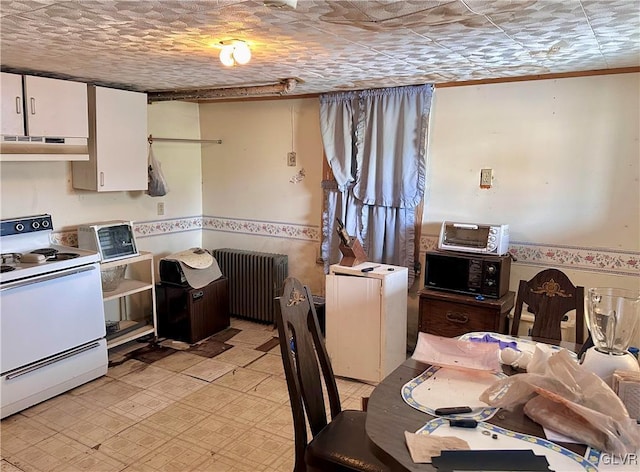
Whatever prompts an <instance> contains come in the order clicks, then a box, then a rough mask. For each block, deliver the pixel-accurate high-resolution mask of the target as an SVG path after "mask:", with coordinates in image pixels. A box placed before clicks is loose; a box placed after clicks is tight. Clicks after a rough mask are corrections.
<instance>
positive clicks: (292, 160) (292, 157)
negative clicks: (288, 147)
mask: <svg viewBox="0 0 640 472" xmlns="http://www.w3.org/2000/svg"><path fill="white" fill-rule="evenodd" d="M287 165H288V166H289V167H295V166H296V153H295V152H290V153H288V154H287Z"/></svg>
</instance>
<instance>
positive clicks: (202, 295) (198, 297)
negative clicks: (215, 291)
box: [191, 290, 204, 300]
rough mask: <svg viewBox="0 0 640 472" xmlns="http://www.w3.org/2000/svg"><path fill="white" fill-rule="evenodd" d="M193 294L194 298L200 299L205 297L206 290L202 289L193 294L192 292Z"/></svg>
mask: <svg viewBox="0 0 640 472" xmlns="http://www.w3.org/2000/svg"><path fill="white" fill-rule="evenodd" d="M191 296H192V298H193V299H194V300H199V299H201V298H202V297H204V292H203V291H202V290H200V291H198V292H193V294H192V295H191Z"/></svg>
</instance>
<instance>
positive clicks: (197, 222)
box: [52, 216, 640, 277]
mask: <svg viewBox="0 0 640 472" xmlns="http://www.w3.org/2000/svg"><path fill="white" fill-rule="evenodd" d="M133 227H134V232H135V234H136V237H137V238H148V237H153V236H162V235H168V234H176V233H182V232H185V231H196V230H205V231H221V232H225V233H238V234H248V235H253V236H266V237H271V238H281V239H295V240H301V241H308V242H313V243H320V239H321V234H322V229H321V228H320V226H316V225H301V224H295V223H282V222H277V221H265V220H250V219H241V218H226V217H220V216H189V217H183V218H167V219H162V220H153V221H139V222H134V225H133ZM52 240H53V242H54V243H55V244H62V245H65V246H77V245H78V236H77V232H76V231H62V232H54V233H53V236H52ZM437 242H438V237H437V236H436V235H427V236H422V237H421V238H420V253H421V255H422V254H424V253H425V252H426V251H431V250H434V249H436V246H437ZM509 252H510V253H511V254H512V255H513V256H514V257H515V258H516V259H517V262H516V263H517V264H524V265H533V266H544V267H557V268H564V269H574V270H586V271H592V272H602V273H609V274H617V275H625V276H631V277H640V251H623V250H616V249H605V248H590V247H579V246H565V245H555V244H537V243H531V242H520V241H511V243H510V244H509Z"/></svg>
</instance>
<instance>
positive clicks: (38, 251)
mask: <svg viewBox="0 0 640 472" xmlns="http://www.w3.org/2000/svg"><path fill="white" fill-rule="evenodd" d="M57 253H58V250H57V249H53V248H51V247H45V248H42V249H35V250H33V251H31V254H42V255H43V256H44V257H46V258H47V259H48V258H49V257H52V256H55V255H56V254H57Z"/></svg>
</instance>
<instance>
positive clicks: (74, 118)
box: [24, 75, 89, 138]
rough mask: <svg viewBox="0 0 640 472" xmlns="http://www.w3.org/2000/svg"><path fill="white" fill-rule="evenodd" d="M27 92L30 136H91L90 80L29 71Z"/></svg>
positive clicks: (28, 132) (26, 83)
mask: <svg viewBox="0 0 640 472" xmlns="http://www.w3.org/2000/svg"><path fill="white" fill-rule="evenodd" d="M24 95H25V105H26V107H25V108H26V113H27V130H26V131H27V134H28V135H29V136H51V137H62V138H88V137H89V108H88V101H87V84H83V83H81V82H72V81H69V80H58V79H50V78H48V77H34V76H29V75H27V76H25V88H24Z"/></svg>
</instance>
